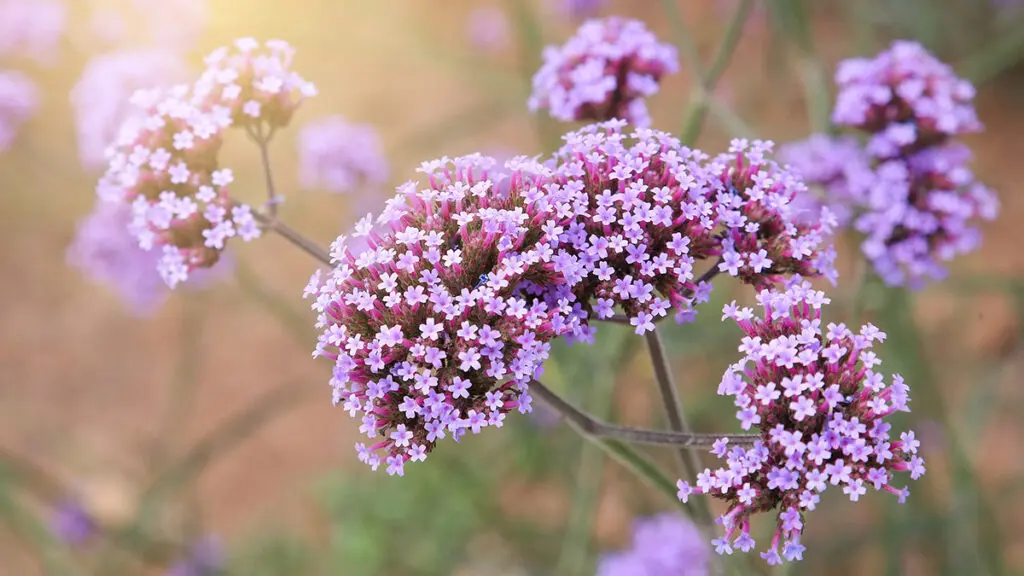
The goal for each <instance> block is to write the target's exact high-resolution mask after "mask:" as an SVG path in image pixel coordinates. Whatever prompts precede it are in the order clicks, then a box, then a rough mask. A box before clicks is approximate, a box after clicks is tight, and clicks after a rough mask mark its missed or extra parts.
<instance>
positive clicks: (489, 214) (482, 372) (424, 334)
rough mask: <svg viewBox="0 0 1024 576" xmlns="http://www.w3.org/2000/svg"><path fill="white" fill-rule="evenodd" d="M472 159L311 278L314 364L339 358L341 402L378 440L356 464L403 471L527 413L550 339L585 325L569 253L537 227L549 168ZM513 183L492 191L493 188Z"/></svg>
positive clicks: (399, 200)
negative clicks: (441, 444)
mask: <svg viewBox="0 0 1024 576" xmlns="http://www.w3.org/2000/svg"><path fill="white" fill-rule="evenodd" d="M494 164H495V162H494V160H493V159H490V158H487V157H484V156H480V155H474V156H467V157H460V158H455V159H449V158H442V159H440V160H436V161H433V162H426V163H424V164H423V165H422V166H421V168H420V171H421V172H423V173H425V174H426V175H427V179H428V181H427V183H426V185H421V184H417V183H416V182H409V183H407V184H405V185H403V186H402V187H400V189H399V195H398V196H396V197H395V198H394V199H392V200H391V201H389V203H388V205H387V207H386V208H385V209H384V212H383V213H382V214H381V216H380V217H379V218H378V223H379V224H383V225H385V226H387V228H388V231H387V232H386V233H385V234H384V235H383V236H380V235H378V234H377V232H375V231H372V230H371V223H370V222H369V221H368V220H366V221H363V222H361V223H360V224H358V225H357V226H356V232H355V235H356V236H360V235H369V242H368V247H367V248H366V249H365V250H363V251H362V252H361V253H359V254H354V253H352V252H351V251H350V250H349V249H348V248H347V247H346V245H345V242H346V237H345V236H341V237H339V238H338V240H337V241H336V242H335V243H334V244H333V245H332V250H331V253H332V257H333V258H334V259H335V260H336V261H337V267H335V268H334V269H333V270H332V271H330V272H328V273H327V274H325V275H323V276H321V274H320V273H319V272H318V273H317V274H316V275H314V277H313V278H312V279H311V280H310V284H309V286H308V287H307V291H306V295H307V296H312V297H313V298H314V305H313V308H314V309H315V310H316V311H317V312H318V313H319V315H318V321H317V326H318V328H319V329H321V330H322V334H321V336H320V339H319V343H318V346H317V350H316V353H315V354H316V355H324V356H327V357H329V358H331V359H332V360H334V361H335V369H334V377H333V378H332V379H331V385H332V386H333V387H334V400H335V403H342V404H343V405H344V407H345V409H346V410H348V411H349V413H350V414H351V415H353V416H355V415H357V414H362V415H363V416H362V426H361V427H360V431H361V432H363V433H364V434H366V435H367V437H369V438H380V440H379V441H377V442H376V443H375V444H373V445H371V446H366V445H365V444H358V445H357V449H358V450H359V454H360V459H361V460H363V461H364V462H366V463H368V464H369V465H370V466H372V467H373V468H375V469H376V468H377V467H378V466H379V465H380V464H381V463H382V458H381V456H380V454H379V452H383V454H384V457H383V463H385V464H386V467H387V470H388V472H389V473H391V474H402V473H403V467H404V464H405V463H406V462H407V461H408V460H414V461H418V460H423V459H425V458H426V456H427V454H428V453H429V452H430V451H431V450H432V449H433V448H434V446H435V445H436V443H437V442H438V441H439V440H441V439H443V438H445V437H446V436H448V435H450V436H452V438H453V439H455V440H458V439H459V438H460V437H461V436H462V435H463V434H465V433H467V432H473V433H478V432H480V430H481V429H482V428H483V427H486V426H495V427H500V426H502V423H503V420H504V418H505V414H506V413H508V412H509V411H511V410H515V409H518V410H519V411H521V412H528V411H529V410H530V397H529V395H528V393H527V385H528V383H529V382H530V381H531V380H532V379H533V378H534V377H535V376H536V375H537V374H538V373H539V371H540V367H541V363H542V362H543V360H544V359H545V358H546V357H547V355H548V349H549V347H550V341H551V340H552V339H553V338H555V337H556V336H560V335H563V334H567V333H572V332H573V331H574V330H578V329H579V328H580V326H581V324H580V316H581V312H580V310H579V307H578V306H574V305H573V303H572V292H571V285H569V284H568V283H567V279H566V278H565V276H564V275H563V274H562V273H561V272H560V271H559V263H560V262H561V260H562V259H564V258H565V257H566V256H565V250H564V249H559V248H558V244H557V242H553V241H552V240H553V239H552V238H551V237H550V235H544V234H542V233H541V232H540V230H538V229H537V227H536V225H535V222H536V221H537V220H538V219H542V218H543V217H544V214H545V213H547V212H548V211H551V210H554V207H553V206H550V205H546V204H545V205H538V201H539V200H540V199H542V198H543V197H544V196H543V192H542V191H541V190H540V189H539V188H538V186H543V185H544V184H545V183H546V180H545V177H546V175H547V170H546V169H545V168H544V167H543V166H541V165H539V164H536V163H535V162H532V161H528V160H525V159H521V158H520V159H515V160H513V161H510V162H509V163H508V164H507V166H508V171H507V172H506V171H503V170H500V169H495V165H494ZM500 180H507V182H508V187H507V190H505V191H504V192H503V193H498V191H497V183H498V182H499V181H500Z"/></svg>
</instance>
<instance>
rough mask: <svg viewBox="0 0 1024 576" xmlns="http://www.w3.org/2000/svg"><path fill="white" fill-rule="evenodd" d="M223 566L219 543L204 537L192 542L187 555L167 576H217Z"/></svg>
mask: <svg viewBox="0 0 1024 576" xmlns="http://www.w3.org/2000/svg"><path fill="white" fill-rule="evenodd" d="M224 565H225V563H224V552H223V550H222V549H221V545H220V542H219V541H218V540H217V539H216V538H212V537H206V538H203V539H201V540H198V541H196V542H194V543H193V544H192V545H191V547H189V549H188V552H187V554H186V555H185V556H184V557H183V558H181V559H180V560H179V561H178V562H177V563H175V564H174V565H173V566H171V568H170V569H169V570H168V571H167V576H217V575H218V574H221V573H222V572H223V570H224Z"/></svg>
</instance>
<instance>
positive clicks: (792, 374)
mask: <svg viewBox="0 0 1024 576" xmlns="http://www.w3.org/2000/svg"><path fill="white" fill-rule="evenodd" d="M828 302H829V299H828V298H826V297H825V295H824V293H822V292H819V291H817V290H814V289H812V288H811V286H810V284H809V283H808V282H806V281H802V280H796V279H795V281H793V282H790V283H789V285H788V286H787V288H786V289H785V290H784V291H767V290H765V291H762V292H760V293H759V295H758V303H759V305H760V306H761V308H762V315H761V317H756V316H755V314H754V311H753V310H752V309H751V308H740V307H738V306H737V305H736V303H735V302H733V303H732V304H729V305H727V306H726V307H725V309H724V314H723V319H725V318H729V319H731V320H733V321H735V322H736V323H737V324H738V325H739V327H740V328H741V329H742V330H743V332H744V333H745V334H746V336H745V337H744V338H743V340H742V344H741V345H740V348H739V350H740V351H741V352H743V353H744V357H743V358H742V359H741V360H740V361H739V362H737V363H735V364H733V365H732V366H730V367H729V369H728V370H727V371H726V372H725V375H724V376H723V378H722V382H721V385H720V386H719V389H718V393H719V394H723V395H729V396H734V397H735V404H736V406H737V408H739V411H738V412H737V414H736V416H737V418H738V419H739V421H740V425H741V427H742V428H743V429H744V430H749V429H751V428H756V429H757V430H759V431H760V432H761V435H762V439H761V440H760V441H758V442H756V443H755V445H754V446H753V447H752V448H746V449H745V448H743V447H739V446H735V447H732V448H730V447H729V446H728V441H727V440H726V439H724V438H723V439H722V440H720V441H718V442H717V443H716V444H715V446H714V448H713V450H712V453H713V454H715V455H716V456H718V457H719V458H721V459H723V460H725V466H724V467H722V468H719V469H717V470H714V471H712V470H710V469H705V470H704V472H703V473H701V474H699V475H698V477H697V482H696V486H691V485H690V484H689V483H688V482H684V481H680V482H679V484H678V486H679V497H680V499H681V500H683V501H684V502H685V501H686V500H687V499H688V498H689V497H690V495H691V494H706V495H709V496H714V497H716V498H719V499H722V500H725V501H726V502H727V503H728V504H729V508H728V510H727V511H726V512H725V514H723V515H722V516H721V518H720V519H719V522H720V523H721V524H722V526H723V527H724V530H725V535H724V536H723V537H722V538H719V539H716V540H715V541H714V542H713V543H714V544H715V546H716V549H717V551H718V553H719V554H731V553H732V551H733V548H734V547H735V548H739V549H740V550H742V551H744V552H746V551H749V550H751V549H752V548H753V547H754V545H755V542H754V539H753V538H752V537H751V536H750V517H751V515H753V514H755V513H759V512H767V511H771V510H777V511H778V519H777V526H776V530H775V533H774V535H773V537H772V540H771V542H770V544H769V546H768V548H767V550H766V551H765V552H762V553H761V556H762V557H763V558H765V559H766V560H767V561H768V563H769V564H779V563H781V562H782V560H783V558H784V559H786V560H789V561H796V560H800V559H801V557H802V554H803V551H804V546H803V545H802V544H801V543H800V538H801V535H802V534H803V530H804V520H805V515H806V514H807V512H810V511H811V510H814V509H815V507H816V506H817V504H818V501H819V498H820V494H821V493H822V492H824V491H825V489H826V488H828V487H829V486H830V485H831V486H839V487H841V488H842V491H843V493H844V494H846V495H847V496H849V498H850V500H852V501H854V502H856V501H857V500H858V499H859V498H860V497H861V496H863V495H864V494H865V493H866V492H867V490H868V488H869V487H871V488H874V489H875V490H884V491H886V492H890V493H892V494H894V495H896V496H897V497H898V498H899V501H900V503H902V502H903V501H904V500H905V499H906V497H907V496H908V495H909V490H908V489H907V488H905V487H904V488H896V487H894V486H893V485H892V484H891V482H892V479H893V472H909V474H910V477H911V478H912V479H917V478H919V477H920V476H921V475H922V474H924V472H925V467H924V460H923V459H922V458H921V457H920V456H919V455H918V454H917V450H918V447H919V442H918V441H917V439H916V438H915V436H914V433H913V432H904V433H901V434H900V437H899V439H898V440H896V439H893V438H892V437H891V436H890V430H891V425H890V424H889V423H888V422H887V421H886V419H887V418H888V417H889V416H891V415H892V414H893V413H895V412H909V408H908V402H909V396H908V392H909V388H908V387H907V385H906V384H904V382H903V379H902V378H901V377H900V376H899V375H898V374H897V375H894V376H893V377H892V381H891V383H886V381H885V378H884V376H883V375H882V374H881V373H879V372H877V371H876V370H877V368H878V366H879V365H880V364H881V360H880V359H879V358H878V356H877V355H876V354H875V353H874V352H873V351H872V350H871V348H872V345H873V343H874V342H881V341H883V340H884V339H885V334H884V333H883V332H881V331H880V330H879V329H878V328H876V327H875V326H873V325H871V324H866V325H865V326H864V327H862V328H861V329H860V331H859V332H854V331H852V330H851V329H849V328H847V327H846V326H845V325H843V324H828V325H827V326H824V327H823V326H822V322H821V307H822V305H824V304H827V303H828ZM780 546H781V552H780Z"/></svg>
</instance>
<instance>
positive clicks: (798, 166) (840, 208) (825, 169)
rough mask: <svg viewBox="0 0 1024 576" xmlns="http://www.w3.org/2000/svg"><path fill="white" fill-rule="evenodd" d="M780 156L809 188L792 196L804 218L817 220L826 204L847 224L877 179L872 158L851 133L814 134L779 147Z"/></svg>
mask: <svg viewBox="0 0 1024 576" xmlns="http://www.w3.org/2000/svg"><path fill="white" fill-rule="evenodd" d="M778 158H779V161H781V162H783V163H785V164H787V165H788V166H789V168H791V169H792V170H793V171H795V172H798V173H799V174H800V175H801V176H802V177H803V179H804V182H806V183H807V185H808V187H809V190H808V192H806V193H801V194H797V195H796V197H795V198H794V199H793V207H794V209H795V210H797V211H799V212H800V213H801V214H802V215H803V218H804V219H809V220H814V219H816V218H817V217H818V214H819V213H820V211H821V207H823V206H824V207H828V209H829V211H831V212H832V213H833V214H834V215H835V217H836V221H837V223H838V224H839V225H840V226H847V225H848V224H849V223H850V221H851V220H852V219H853V217H854V213H855V210H856V209H857V207H858V206H859V205H860V204H861V203H862V202H863V201H864V198H865V197H866V196H867V194H868V190H869V189H870V188H871V186H872V184H873V182H874V171H873V170H872V169H871V162H870V159H869V158H868V156H867V154H865V153H864V148H863V146H861V145H860V143H859V142H857V140H856V139H855V138H853V137H851V136H839V137H833V136H829V135H827V134H813V135H811V136H810V137H809V138H807V139H806V140H801V141H798V142H791V143H788V144H785V145H783V146H780V147H779V152H778Z"/></svg>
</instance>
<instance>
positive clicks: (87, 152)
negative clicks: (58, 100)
mask: <svg viewBox="0 0 1024 576" xmlns="http://www.w3.org/2000/svg"><path fill="white" fill-rule="evenodd" d="M187 77H188V69H187V67H186V65H185V62H184V60H182V58H181V57H180V56H178V54H177V53H175V52H171V51H164V50H130V51H121V52H112V53H108V54H103V55H101V56H97V57H94V58H93V59H91V60H90V61H89V62H88V63H87V64H86V65H85V69H84V70H82V75H81V76H80V77H79V79H78V82H77V83H76V84H75V86H74V88H72V89H71V106H72V108H73V110H74V114H75V126H76V128H77V131H78V153H79V157H80V158H81V161H82V165H83V166H85V167H86V168H88V169H95V168H99V167H102V166H103V165H104V164H105V163H106V154H105V152H106V149H107V147H108V146H110V145H111V144H113V143H114V142H115V139H116V138H117V135H118V132H119V131H120V129H121V126H122V125H123V124H124V123H125V122H126V121H128V120H129V115H131V114H140V113H141V112H142V111H141V110H139V109H138V108H135V107H134V106H132V105H131V103H130V99H131V96H132V94H134V93H135V91H136V90H141V89H145V88H165V87H169V86H171V85H173V84H174V83H176V82H180V81H182V80H184V79H186V78H187Z"/></svg>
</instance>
